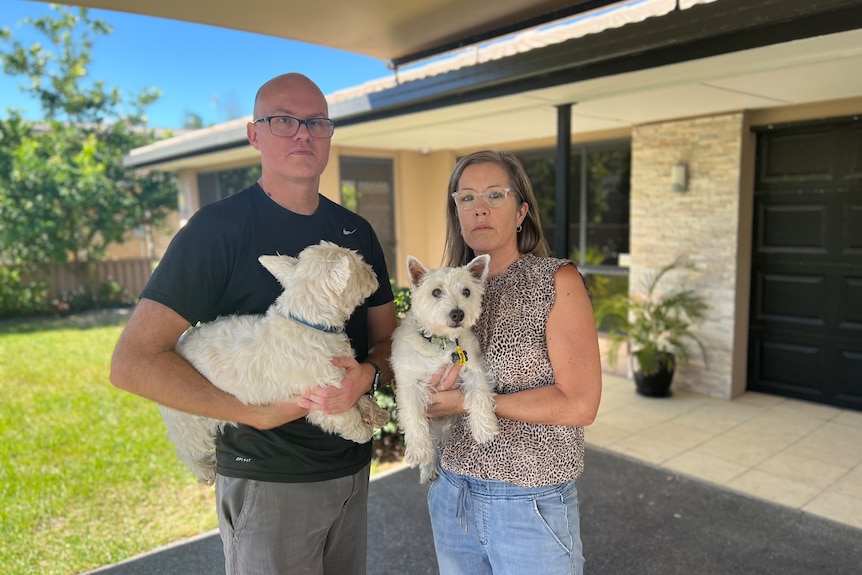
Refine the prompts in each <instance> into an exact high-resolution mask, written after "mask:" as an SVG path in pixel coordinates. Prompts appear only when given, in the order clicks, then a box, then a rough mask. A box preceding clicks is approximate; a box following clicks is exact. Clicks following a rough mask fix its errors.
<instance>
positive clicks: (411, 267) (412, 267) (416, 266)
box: [407, 256, 428, 286]
mask: <svg viewBox="0 0 862 575" xmlns="http://www.w3.org/2000/svg"><path fill="white" fill-rule="evenodd" d="M426 272H428V268H426V267H425V266H424V265H422V262H420V261H419V259H418V258H416V257H414V256H407V273H409V274H410V284H411V285H414V286H418V285H419V282H420V281H421V280H422V278H423V277H425V274H426Z"/></svg>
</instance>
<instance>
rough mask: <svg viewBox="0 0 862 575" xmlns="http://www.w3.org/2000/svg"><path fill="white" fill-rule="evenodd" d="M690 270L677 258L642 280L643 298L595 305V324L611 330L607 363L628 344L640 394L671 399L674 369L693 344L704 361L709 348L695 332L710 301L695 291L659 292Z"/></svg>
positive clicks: (620, 297)
mask: <svg viewBox="0 0 862 575" xmlns="http://www.w3.org/2000/svg"><path fill="white" fill-rule="evenodd" d="M692 268H693V265H692V264H691V263H690V262H688V261H687V260H686V259H685V258H684V257H680V258H677V259H676V260H674V261H673V262H671V263H670V264H667V265H666V266H664V267H662V268H660V269H659V270H658V271H656V272H653V273H650V274H647V276H645V277H644V282H643V293H632V294H630V295H616V296H611V297H609V298H607V299H604V300H601V301H598V302H596V304H595V316H596V323H597V325H606V326H609V327H610V330H609V337H610V341H611V346H610V348H609V350H608V359H609V361H610V362H611V363H612V364H614V363H616V361H617V358H618V355H619V348H620V346H621V345H622V344H624V343H625V344H627V345H628V349H629V362H630V365H631V369H632V372H633V373H634V378H635V384H636V386H637V392H638V393H640V394H641V395H646V396H650V397H665V396H668V395H670V384H671V382H672V380H673V373H674V369H675V367H676V366H677V365H682V364H684V363H686V362H687V361H688V359H689V357H690V355H691V353H690V352H691V344H696V346H697V347H698V348H700V352H701V354H702V356H703V358H704V361H706V347H705V346H704V345H703V342H702V341H701V340H700V339H699V338H698V337H697V336H696V335H695V334H694V332H693V327H694V325H696V324H697V323H699V322H701V321H702V320H703V319H704V318H705V316H706V310H707V304H706V300H705V299H704V298H703V297H702V296H700V295H699V294H697V293H696V292H695V291H693V290H691V289H672V290H670V291H665V292H660V291H659V290H658V287H659V283H660V282H661V281H662V279H663V278H664V277H665V276H667V275H668V274H669V273H671V272H674V271H678V270H682V269H684V270H690V269H692Z"/></svg>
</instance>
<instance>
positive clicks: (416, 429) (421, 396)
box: [389, 255, 499, 483]
mask: <svg viewBox="0 0 862 575" xmlns="http://www.w3.org/2000/svg"><path fill="white" fill-rule="evenodd" d="M490 260H491V258H490V256H488V255H481V256H477V257H476V258H474V259H473V260H472V261H471V262H469V263H468V264H467V265H465V266H462V267H457V268H437V269H428V268H426V267H425V266H424V265H423V264H422V262H420V261H419V260H418V259H417V258H415V257H413V256H408V257H407V269H408V271H409V272H410V283H411V285H410V290H411V306H410V310H409V311H408V312H407V315H406V317H405V318H404V319H403V320H402V321H401V325H399V326H398V328H397V329H396V330H395V332H394V333H393V334H392V355H391V357H390V360H389V361H390V364H391V365H392V370H393V372H394V374H395V384H396V385H395V402H396V405H397V406H398V423H399V425H400V426H401V429H402V431H403V432H404V443H405V445H406V451H405V454H404V459H405V461H406V462H407V464H408V465H410V466H411V467H416V466H419V480H420V482H421V483H428V482H430V481H434V480H435V479H437V476H438V475H439V469H438V467H439V452H438V450H439V446H440V445H441V444H442V443H443V441H445V439H446V437H447V435H448V433H449V432H450V430H451V428H452V424H453V423H455V421H456V417H457V416H450V417H441V418H434V419H431V420H429V419H428V417H427V416H426V415H425V410H426V408H427V407H428V405H429V404H430V403H431V391H432V390H431V389H430V387H429V385H428V383H429V381H430V379H431V377H432V376H433V375H434V373H435V372H436V371H437V370H439V369H440V366H442V365H443V364H444V363H446V362H452V363H460V364H462V365H463V367H462V368H461V372H460V374H459V377H460V383H459V385H460V389H461V391H462V392H463V393H464V407H465V408H466V410H467V412H468V414H467V416H466V417H467V418H468V419H469V424H470V431H471V433H472V434H473V437H474V438H475V439H476V441H478V442H479V443H485V442H488V441H491V440H492V439H494V438H495V437H496V436H497V434H498V433H499V423H498V421H497V416H496V414H495V413H494V393H493V389H494V379H493V377H492V376H491V374H490V373H489V372H488V369H487V368H486V366H485V363H484V362H483V361H482V353H481V350H480V348H479V340H478V339H477V338H476V335H475V334H474V333H473V331H472V327H473V325H474V324H475V323H476V320H478V319H479V314H480V313H481V311H482V295H483V294H484V292H485V278H487V277H488V263H489V262H490Z"/></svg>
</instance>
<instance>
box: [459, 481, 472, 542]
mask: <svg viewBox="0 0 862 575" xmlns="http://www.w3.org/2000/svg"><path fill="white" fill-rule="evenodd" d="M472 508H473V501H472V500H471V499H470V490H469V489H468V488H467V482H466V481H461V486H460V487H459V488H458V503H457V504H456V506H455V516H456V517H457V518H458V525H460V526H462V527H463V528H464V533H467V532H468V530H469V529H470V522H469V518H468V517H467V512H468V511H470V510H471V509H472Z"/></svg>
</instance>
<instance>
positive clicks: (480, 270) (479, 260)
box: [464, 254, 491, 281]
mask: <svg viewBox="0 0 862 575" xmlns="http://www.w3.org/2000/svg"><path fill="white" fill-rule="evenodd" d="M490 263H491V256H489V255H488V254H482V255H481V256H476V257H475V258H473V260H472V261H471V262H470V263H468V264H467V265H466V266H464V267H466V268H467V269H468V270H469V271H470V275H472V276H473V277H474V278H476V279H478V280H479V281H485V278H486V277H488V264H490Z"/></svg>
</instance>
